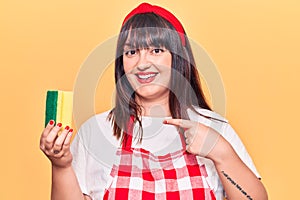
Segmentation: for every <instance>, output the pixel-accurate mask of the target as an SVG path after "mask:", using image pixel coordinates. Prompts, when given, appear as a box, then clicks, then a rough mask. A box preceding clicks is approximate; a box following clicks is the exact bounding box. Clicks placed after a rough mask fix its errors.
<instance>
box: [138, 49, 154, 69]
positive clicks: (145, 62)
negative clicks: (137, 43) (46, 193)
mask: <svg viewBox="0 0 300 200" xmlns="http://www.w3.org/2000/svg"><path fill="white" fill-rule="evenodd" d="M150 66H151V62H150V60H149V58H148V49H141V50H140V52H139V60H138V62H137V68H138V69H139V70H140V71H144V70H146V69H148V68H149V67H150Z"/></svg>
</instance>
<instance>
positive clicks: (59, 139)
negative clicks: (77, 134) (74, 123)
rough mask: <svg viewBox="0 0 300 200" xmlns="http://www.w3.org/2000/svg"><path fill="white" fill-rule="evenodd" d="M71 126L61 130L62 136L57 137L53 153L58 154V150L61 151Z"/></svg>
mask: <svg viewBox="0 0 300 200" xmlns="http://www.w3.org/2000/svg"><path fill="white" fill-rule="evenodd" d="M69 129H70V127H69V126H66V127H65V129H64V130H63V131H62V132H61V134H60V136H58V137H57V139H56V140H55V143H54V145H53V153H54V154H57V153H58V152H60V151H61V148H62V145H63V143H64V141H65V139H66V137H67V135H68V132H69Z"/></svg>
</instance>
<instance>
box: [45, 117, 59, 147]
mask: <svg viewBox="0 0 300 200" xmlns="http://www.w3.org/2000/svg"><path fill="white" fill-rule="evenodd" d="M61 126H62V124H61V123H58V124H56V126H54V127H53V128H52V129H51V131H50V133H49V134H48V136H47V138H46V139H45V148H46V149H47V150H50V149H52V147H53V143H54V141H55V139H56V138H57V135H58V132H59V131H60V129H61Z"/></svg>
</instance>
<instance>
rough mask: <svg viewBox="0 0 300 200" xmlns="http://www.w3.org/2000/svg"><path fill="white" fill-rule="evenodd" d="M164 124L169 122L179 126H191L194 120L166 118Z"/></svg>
mask: <svg viewBox="0 0 300 200" xmlns="http://www.w3.org/2000/svg"><path fill="white" fill-rule="evenodd" d="M164 124H171V125H175V126H179V127H181V128H192V127H193V126H194V125H195V124H194V122H192V121H190V120H185V119H166V120H164Z"/></svg>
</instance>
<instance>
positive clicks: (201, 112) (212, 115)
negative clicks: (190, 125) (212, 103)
mask: <svg viewBox="0 0 300 200" xmlns="http://www.w3.org/2000/svg"><path fill="white" fill-rule="evenodd" d="M193 108H194V109H195V111H196V112H195V111H194V110H192V109H188V115H189V117H190V119H191V120H197V119H199V118H201V117H203V116H205V117H208V118H211V119H212V120H214V119H215V120H218V121H220V122H225V123H228V120H227V119H226V118H225V117H223V116H221V115H220V114H219V113H217V112H214V111H212V110H208V109H204V108H200V107H198V106H193Z"/></svg>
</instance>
